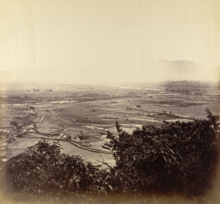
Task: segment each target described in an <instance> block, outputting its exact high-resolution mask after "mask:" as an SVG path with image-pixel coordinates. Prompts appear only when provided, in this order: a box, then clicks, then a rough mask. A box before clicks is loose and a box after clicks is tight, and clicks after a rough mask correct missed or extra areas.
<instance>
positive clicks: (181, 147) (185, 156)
mask: <svg viewBox="0 0 220 204" xmlns="http://www.w3.org/2000/svg"><path fill="white" fill-rule="evenodd" d="M206 111H207V113H208V120H195V121H192V122H188V123H185V122H179V121H177V122H174V123H168V122H165V121H164V123H163V125H162V126H161V128H156V127H155V126H152V125H149V126H143V127H142V129H138V128H137V129H136V130H135V131H133V134H128V133H126V132H125V131H123V130H122V129H121V126H120V125H119V124H118V122H116V128H117V131H118V134H119V137H111V141H110V142H109V143H106V144H105V146H104V148H106V149H109V150H112V151H113V152H114V158H115V160H116V167H115V170H117V171H118V172H120V173H119V174H121V175H123V176H122V178H123V179H122V180H123V181H125V180H126V179H125V178H129V179H127V180H126V181H127V182H123V189H126V190H127V189H129V190H130V191H132V192H143V193H144V192H152V191H154V192H155V191H157V192H162V193H165V194H166V193H168V192H169V193H172V192H175V193H180V194H185V195H186V196H197V195H203V194H205V193H206V191H207V190H208V189H209V188H210V186H211V182H212V177H213V176H214V174H215V170H216V167H217V164H218V159H219V156H218V155H219V147H218V142H217V128H218V125H217V120H218V116H213V115H212V114H211V112H210V111H209V110H208V109H207V110H206ZM124 179H125V180H124Z"/></svg>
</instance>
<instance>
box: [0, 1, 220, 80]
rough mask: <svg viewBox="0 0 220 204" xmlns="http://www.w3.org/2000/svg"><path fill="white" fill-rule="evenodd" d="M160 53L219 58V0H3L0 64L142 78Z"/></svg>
mask: <svg viewBox="0 0 220 204" xmlns="http://www.w3.org/2000/svg"><path fill="white" fill-rule="evenodd" d="M159 59H166V60H190V61H194V62H197V63H202V64H207V65H215V66H219V65H220V1H219V0H142V1H141V0H0V70H14V69H21V68H22V69H26V70H27V69H28V70H29V71H30V70H31V69H33V68H37V69H43V70H48V69H49V70H50V69H53V70H55V71H54V73H56V75H57V74H58V73H61V75H62V77H63V78H65V74H66V76H67V77H68V79H69V78H70V75H72V74H75V75H77V74H79V73H81V74H79V75H78V77H76V76H75V77H73V78H74V80H77V79H78V80H79V78H82V81H83V80H88V79H89V77H88V76H85V75H88V72H89V74H90V75H91V78H92V77H93V78H94V79H93V80H99V78H102V74H104V75H103V76H107V77H108V79H107V80H109V82H114V73H117V74H119V75H121V77H126V75H127V77H133V76H134V75H135V76H136V77H137V78H138V77H141V79H142V80H144V77H143V75H142V74H139V75H138V74H136V72H138V73H145V74H147V75H150V73H151V71H152V67H150V66H149V64H152V61H155V60H159ZM205 69H206V68H204V70H205ZM208 69H210V68H208V67H207V70H208ZM91 70H92V71H91ZM204 70H203V75H204V73H205V71H207V70H205V71H204ZM215 71H216V70H215ZM64 73H65V74H64ZM216 74H217V72H216V73H215V74H214V75H215V76H216ZM52 75H53V74H52ZM52 75H51V76H45V79H47V77H48V79H49V77H51V78H52V77H53V76H52ZM58 75H59V74H58ZM214 75H213V76H214ZM31 77H33V76H31ZM54 77H55V78H59V76H54ZM83 77H84V78H83ZM85 77H86V78H85ZM154 77H155V76H154ZM196 77H198V76H195V78H196ZM203 77H204V76H203ZM148 79H149V77H148ZM33 80H34V77H33ZM79 81H80V80H79ZM137 81H138V79H137Z"/></svg>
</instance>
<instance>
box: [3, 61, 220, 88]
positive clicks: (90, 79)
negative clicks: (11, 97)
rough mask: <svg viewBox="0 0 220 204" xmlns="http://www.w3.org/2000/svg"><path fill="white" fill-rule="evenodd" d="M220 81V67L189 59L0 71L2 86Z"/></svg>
mask: <svg viewBox="0 0 220 204" xmlns="http://www.w3.org/2000/svg"><path fill="white" fill-rule="evenodd" d="M219 79H220V67H214V66H210V65H203V64H199V63H194V62H191V61H186V60H179V61H168V60H158V61H151V62H149V63H145V64H144V65H142V67H139V66H134V65H132V64H122V65H119V64H118V65H115V66H113V65H112V66H111V67H110V66H108V67H105V66H103V67H92V68H90V67H76V68H56V69H47V70H43V69H37V68H24V69H17V70H6V71H0V80H1V81H0V83H1V82H2V83H23V82H28V83H29V82H33V83H72V84H74V83H80V84H119V83H133V84H135V83H147V82H149V83H150V82H163V81H181V80H187V81H188V80H193V81H209V82H211V81H213V82H217V81H219Z"/></svg>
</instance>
